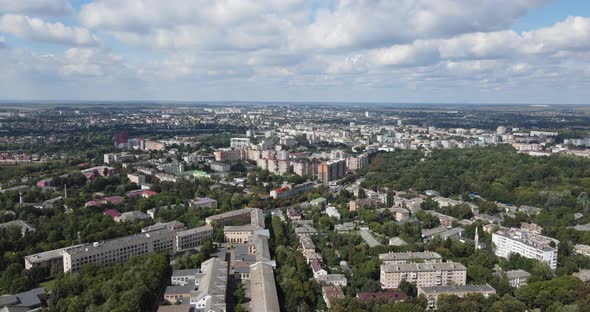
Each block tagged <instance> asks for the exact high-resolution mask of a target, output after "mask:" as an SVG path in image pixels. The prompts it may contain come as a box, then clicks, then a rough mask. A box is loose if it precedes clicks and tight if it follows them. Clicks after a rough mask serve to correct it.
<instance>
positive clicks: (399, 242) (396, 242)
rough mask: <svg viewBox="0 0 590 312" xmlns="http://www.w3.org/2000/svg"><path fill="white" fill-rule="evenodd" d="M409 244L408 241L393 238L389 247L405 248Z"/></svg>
mask: <svg viewBox="0 0 590 312" xmlns="http://www.w3.org/2000/svg"><path fill="white" fill-rule="evenodd" d="M407 244H408V243H406V241H404V240H403V239H401V238H399V237H393V238H390V239H389V246H397V247H399V246H404V245H407Z"/></svg>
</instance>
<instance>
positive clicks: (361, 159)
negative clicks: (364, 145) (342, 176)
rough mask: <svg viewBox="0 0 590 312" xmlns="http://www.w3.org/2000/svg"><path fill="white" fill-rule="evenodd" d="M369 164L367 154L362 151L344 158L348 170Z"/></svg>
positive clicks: (354, 169)
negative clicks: (354, 155)
mask: <svg viewBox="0 0 590 312" xmlns="http://www.w3.org/2000/svg"><path fill="white" fill-rule="evenodd" d="M368 165H369V154H367V153H364V154H361V155H359V156H356V157H349V158H347V159H346V167H347V168H348V170H351V171H356V170H359V169H363V168H365V167H367V166H368Z"/></svg>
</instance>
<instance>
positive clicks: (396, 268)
mask: <svg viewBox="0 0 590 312" xmlns="http://www.w3.org/2000/svg"><path fill="white" fill-rule="evenodd" d="M439 270H445V271H464V270H466V269H465V266H464V265H463V264H461V263H458V262H440V263H400V264H383V265H381V271H384V272H385V273H395V272H420V271H439Z"/></svg>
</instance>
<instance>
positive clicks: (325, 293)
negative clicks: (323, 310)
mask: <svg viewBox="0 0 590 312" xmlns="http://www.w3.org/2000/svg"><path fill="white" fill-rule="evenodd" d="M322 298H324V302H325V303H326V307H328V309H329V308H331V307H332V304H333V303H334V301H335V300H338V299H344V292H343V291H342V288H340V287H338V286H324V287H322Z"/></svg>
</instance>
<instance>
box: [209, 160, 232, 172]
mask: <svg viewBox="0 0 590 312" xmlns="http://www.w3.org/2000/svg"><path fill="white" fill-rule="evenodd" d="M230 168H231V166H230V165H229V164H224V163H220V162H217V161H212V162H211V170H213V171H215V172H220V173H224V172H229V171H230Z"/></svg>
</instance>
